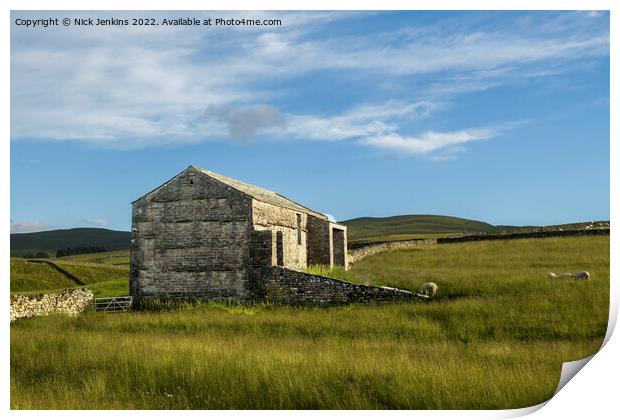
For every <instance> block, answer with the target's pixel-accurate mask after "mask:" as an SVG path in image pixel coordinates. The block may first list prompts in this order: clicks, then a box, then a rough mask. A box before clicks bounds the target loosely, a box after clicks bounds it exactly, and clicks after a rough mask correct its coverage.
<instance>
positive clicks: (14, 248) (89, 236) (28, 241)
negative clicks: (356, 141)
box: [11, 228, 131, 257]
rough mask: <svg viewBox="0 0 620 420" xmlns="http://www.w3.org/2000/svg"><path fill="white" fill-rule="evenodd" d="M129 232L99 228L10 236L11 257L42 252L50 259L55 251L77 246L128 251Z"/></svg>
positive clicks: (54, 254) (13, 234) (14, 234)
mask: <svg viewBox="0 0 620 420" xmlns="http://www.w3.org/2000/svg"><path fill="white" fill-rule="evenodd" d="M130 239H131V232H123V231H116V230H109V229H99V228H75V229H60V230H49V231H45V232H34V233H12V234H11V256H16V257H20V256H23V255H25V254H26V253H28V252H30V253H33V254H35V253H36V252H39V251H42V252H46V253H48V254H49V256H50V257H54V256H56V251H57V250H59V249H65V248H74V247H78V246H102V247H104V248H105V249H106V250H107V251H115V250H119V249H128V248H129V241H130Z"/></svg>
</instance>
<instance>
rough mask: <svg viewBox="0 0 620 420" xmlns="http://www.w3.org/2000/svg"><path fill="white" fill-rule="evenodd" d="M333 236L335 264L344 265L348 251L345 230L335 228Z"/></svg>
mask: <svg viewBox="0 0 620 420" xmlns="http://www.w3.org/2000/svg"><path fill="white" fill-rule="evenodd" d="M332 237H333V241H334V242H333V243H334V264H335V265H341V266H344V265H345V264H344V255H345V253H346V252H347V250H346V249H345V246H344V230H341V229H336V228H334V229H333V230H332Z"/></svg>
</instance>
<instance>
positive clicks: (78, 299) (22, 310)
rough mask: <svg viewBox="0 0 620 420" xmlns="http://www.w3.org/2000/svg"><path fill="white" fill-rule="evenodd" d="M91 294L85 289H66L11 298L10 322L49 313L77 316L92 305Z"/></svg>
mask: <svg viewBox="0 0 620 420" xmlns="http://www.w3.org/2000/svg"><path fill="white" fill-rule="evenodd" d="M93 298H94V296H93V293H92V292H91V291H90V290H87V289H67V290H64V291H62V292H60V293H50V294H45V295H29V296H28V295H13V296H11V322H12V321H15V320H16V319H20V318H32V317H35V316H41V315H48V314H51V313H64V314H71V315H75V314H79V313H80V312H83V311H84V310H85V309H86V308H88V307H90V306H91V305H92V301H93Z"/></svg>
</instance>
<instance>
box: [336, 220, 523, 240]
mask: <svg viewBox="0 0 620 420" xmlns="http://www.w3.org/2000/svg"><path fill="white" fill-rule="evenodd" d="M340 223H341V224H343V225H346V226H347V228H348V238H349V240H350V241H360V240H375V239H378V238H377V237H382V236H389V235H423V236H425V235H432V234H455V233H473V232H492V231H495V230H498V229H499V227H496V226H493V225H491V224H489V223H485V222H480V221H478V220H469V219H462V218H460V217H451V216H435V215H430V214H409V215H402V216H391V217H359V218H357V219H351V220H344V221H342V222H340ZM502 228H503V229H506V228H512V227H509V226H502Z"/></svg>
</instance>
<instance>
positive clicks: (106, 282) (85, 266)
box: [10, 258, 129, 297]
mask: <svg viewBox="0 0 620 420" xmlns="http://www.w3.org/2000/svg"><path fill="white" fill-rule="evenodd" d="M51 261H53V262H54V263H55V264H56V265H58V266H59V267H61V268H63V269H64V270H66V271H67V272H69V273H70V274H72V275H74V276H75V277H77V278H78V279H80V280H81V281H82V282H83V283H85V284H86V286H78V285H76V284H75V283H74V282H73V281H71V280H69V279H68V278H67V277H66V276H65V275H64V274H62V273H60V272H58V271H56V270H54V269H53V268H52V267H50V266H49V265H47V264H43V263H34V262H28V261H26V260H24V259H21V258H11V273H10V274H11V277H10V279H11V293H16V294H34V293H51V292H58V291H60V290H63V289H68V288H71V289H75V288H82V287H85V288H88V289H89V290H91V291H92V292H93V293H94V294H95V296H96V297H105V296H122V295H126V294H127V293H128V289H129V266H128V265H112V264H97V263H90V262H75V261H70V260H68V261H67V260H64V259H54V260H51Z"/></svg>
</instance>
